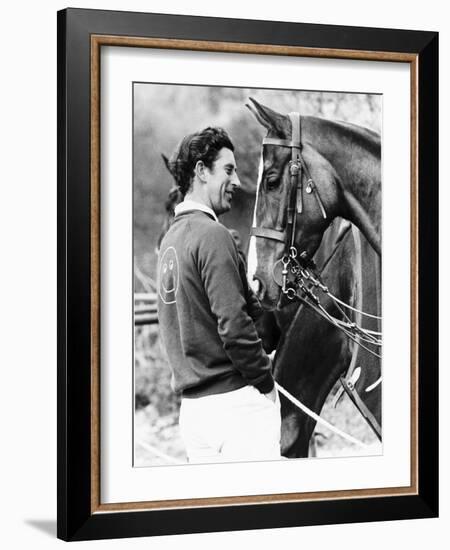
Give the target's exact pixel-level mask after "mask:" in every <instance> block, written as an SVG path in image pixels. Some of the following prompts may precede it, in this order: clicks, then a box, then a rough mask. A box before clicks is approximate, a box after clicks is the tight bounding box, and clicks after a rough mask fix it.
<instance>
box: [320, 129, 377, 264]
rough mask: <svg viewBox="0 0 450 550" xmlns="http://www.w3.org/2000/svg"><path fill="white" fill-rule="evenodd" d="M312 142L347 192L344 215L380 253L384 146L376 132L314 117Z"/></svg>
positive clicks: (344, 191) (344, 193)
mask: <svg viewBox="0 0 450 550" xmlns="http://www.w3.org/2000/svg"><path fill="white" fill-rule="evenodd" d="M313 125H314V126H315V127H312V128H311V137H310V139H311V143H312V144H313V146H314V147H315V148H316V149H317V150H318V151H319V153H320V154H322V155H323V156H324V157H325V158H326V159H327V160H328V161H329V162H330V163H331V165H332V166H333V167H334V169H335V171H336V173H337V174H338V176H339V179H340V181H341V185H342V191H343V195H344V204H343V205H342V212H341V213H340V214H341V215H342V216H343V217H346V218H348V219H349V220H350V221H351V222H353V223H354V224H355V225H356V226H358V227H359V229H360V230H361V231H362V233H363V234H364V235H365V237H366V238H367V240H368V241H369V242H370V244H371V246H372V247H373V248H374V250H375V251H376V252H377V254H379V255H381V233H380V224H381V158H380V157H381V154H380V153H381V149H380V143H379V139H378V138H377V137H376V134H374V133H371V132H369V131H366V130H364V129H363V128H358V127H354V126H352V125H346V124H341V123H335V122H331V121H326V120H322V119H313Z"/></svg>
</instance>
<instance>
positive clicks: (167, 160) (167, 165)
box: [161, 153, 172, 175]
mask: <svg viewBox="0 0 450 550" xmlns="http://www.w3.org/2000/svg"><path fill="white" fill-rule="evenodd" d="M161 156H162V159H163V161H164V165H165V167H166V168H167V170H168V171H169V173H170V175H172V172H171V170H170V168H169V159H168V158H167V157H166V155H165V154H164V153H161Z"/></svg>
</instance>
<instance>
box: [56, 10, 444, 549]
mask: <svg viewBox="0 0 450 550" xmlns="http://www.w3.org/2000/svg"><path fill="white" fill-rule="evenodd" d="M105 46H117V47H133V48H159V49H166V50H169V51H170V50H174V51H176V50H190V51H202V52H211V55H214V52H232V53H240V54H272V55H277V56H294V57H310V58H318V59H319V58H328V59H351V60H354V59H359V60H366V61H373V62H377V61H388V62H395V63H403V64H409V66H410V74H411V95H410V99H411V113H410V114H411V204H410V206H411V227H412V230H411V380H412V383H411V484H410V486H409V487H397V488H395V487H394V488H392V487H391V488H386V489H383V488H381V489H380V488H376V489H364V490H350V491H334V492H333V491H327V492H314V493H302V494H297V493H292V494H291V493H286V494H284V495H283V494H268V495H256V496H255V495H254V496H234V497H229V496H228V497H219V496H218V497H217V498H207V499H197V500H196V499H184V500H167V501H161V500H159V501H153V502H150V501H147V502H141V503H136V502H134V503H133V502H123V503H120V504H117V505H110V504H105V503H102V502H101V498H100V477H101V476H100V471H101V462H100V460H101V457H100V447H101V445H100V438H101V434H100V388H101V380H100V366H99V365H100V328H101V327H100V308H101V303H100V284H101V280H100V267H101V266H100V216H101V212H100V210H101V209H100V196H101V184H100V177H101V176H100V158H101V150H100V80H101V79H100V75H101V72H100V69H101V68H100V52H101V48H103V47H105ZM437 142H438V35H437V33H434V32H422V31H407V30H390V29H372V28H356V27H339V26H326V25H312V24H299V23H279V22H269V21H251V20H239V19H236V20H234V19H233V20H230V19H216V18H204V17H191V16H172V15H160V14H147V13H129V12H112V11H100V10H84V9H67V10H63V11H61V12H59V13H58V537H59V538H62V539H64V540H87V539H100V538H113V537H132V536H149V535H161V534H178V533H195V532H205V531H226V530H238V529H255V528H275V527H288V526H300V525H319V524H327V523H345V522H365V521H382V520H393V519H407V518H425V517H435V516H437V514H438V360H437V354H438V351H437V350H438V344H437V338H438V336H437V334H438V331H437V323H438V321H437V319H438V290H437V288H438V285H437V273H438V269H437V262H438V252H437V243H438V239H437V227H438V215H437V212H438V209H437V200H438V198H437V197H438V185H437V184H438V158H437V157H438V147H437Z"/></svg>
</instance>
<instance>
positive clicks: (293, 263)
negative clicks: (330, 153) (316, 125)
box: [250, 112, 327, 300]
mask: <svg viewBox="0 0 450 550" xmlns="http://www.w3.org/2000/svg"><path fill="white" fill-rule="evenodd" d="M288 116H289V119H290V121H291V125H292V138H291V139H290V140H289V139H278V138H268V137H266V138H264V140H263V146H264V145H277V146H279V147H288V148H290V149H291V160H290V161H289V176H290V181H289V190H288V206H287V212H286V228H285V230H284V231H281V230H278V229H273V228H271V227H252V229H251V233H250V235H252V236H253V237H260V238H264V239H272V240H274V241H278V242H281V243H284V254H283V257H282V258H281V259H280V260H278V261H277V262H276V263H275V265H274V267H273V277H274V280H275V282H276V283H277V284H278V285H279V286H280V287H281V291H282V293H283V294H284V295H285V296H287V297H288V298H289V299H290V300H292V299H293V298H294V297H295V296H296V290H295V288H294V286H292V284H291V283H292V280H293V279H295V276H296V275H297V274H298V272H299V270H300V269H302V268H305V267H308V266H309V267H312V266H313V265H314V264H313V262H312V260H311V259H310V258H309V254H308V252H307V251H306V250H303V251H301V252H300V254H299V253H298V250H297V247H296V245H295V234H296V222H297V213H298V214H302V213H303V174H305V177H306V189H305V191H306V193H308V194H311V193H313V195H314V196H315V198H316V201H317V204H318V206H319V209H320V211H321V213H322V216H323V218H324V219H327V213H326V211H325V207H324V205H323V202H322V199H321V198H320V194H319V191H318V189H317V186H316V185H315V183H314V181H313V179H312V177H311V174H310V172H309V169H308V166H307V165H306V162H305V160H304V158H303V155H302V149H303V146H302V127H301V116H300V113H297V112H293V113H289V115H288Z"/></svg>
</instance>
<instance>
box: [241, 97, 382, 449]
mask: <svg viewBox="0 0 450 550" xmlns="http://www.w3.org/2000/svg"><path fill="white" fill-rule="evenodd" d="M251 101H252V104H250V105H247V106H248V107H249V108H250V110H251V111H252V113H253V114H254V115H255V116H256V118H257V120H258V121H259V122H260V123H261V124H262V125H263V126H264V127H265V128H266V129H267V136H266V138H265V139H264V142H263V144H264V145H263V153H262V166H263V170H262V174H261V177H260V179H259V181H258V190H257V199H256V205H255V210H254V216H253V220H254V227H255V228H256V229H254V230H252V231H253V233H254V236H253V237H252V242H251V245H250V255H252V254H253V256H254V258H253V263H254V265H253V269H251V272H250V273H249V276H250V277H252V278H253V279H254V280H255V281H256V282H257V283H258V288H257V294H258V297H259V299H260V301H261V303H262V304H263V306H264V307H265V308H266V309H268V310H275V309H276V308H277V307H282V305H283V300H282V298H283V294H284V293H286V295H288V296H289V295H290V297H293V291H292V290H291V291H290V294H289V287H288V286H287V285H286V284H285V283H286V281H287V283H288V284H289V278H288V277H287V276H286V275H285V279H284V280H283V281H284V282H282V281H281V278H280V269H281V267H283V266H285V267H286V266H288V267H290V265H289V263H290V262H291V257H290V255H291V254H292V255H293V256H294V255H295V256H297V254H298V256H299V261H300V262H301V265H300V268H301V269H303V268H304V267H305V266H310V265H314V262H313V258H314V259H316V258H315V257H314V255H315V254H316V253H317V250H318V249H319V246H320V244H321V242H322V240H323V238H324V235H327V234H328V233H329V229H328V228H329V226H330V224H331V223H332V221H333V220H336V219H337V218H338V217H339V218H344V219H346V220H348V221H349V222H351V223H352V224H353V225H354V226H355V227H356V228H358V230H359V231H357V230H356V231H352V235H353V236H354V239H353V242H351V239H350V238H346V239H345V242H343V243H342V245H341V246H340V248H339V249H338V251H337V253H336V255H335V258H334V260H335V264H334V265H333V266H332V263H331V262H330V263H329V264H328V266H327V267H326V268H325V270H324V271H323V273H322V276H323V278H324V279H326V282H327V286H328V290H329V291H331V293H332V294H334V295H335V296H336V297H337V298H338V299H340V300H341V302H344V303H347V304H348V305H350V306H351V307H355V305H357V306H358V307H356V308H355V309H357V310H358V311H353V310H348V311H349V313H350V314H349V315H347V316H346V318H347V319H348V320H349V321H351V322H352V323H355V322H358V323H359V324H360V325H361V326H363V325H364V330H365V331H373V332H378V331H379V329H380V313H381V299H380V295H381V232H380V226H381V169H380V158H381V146H380V138H379V136H378V135H377V134H376V133H375V132H372V131H370V130H367V129H364V128H361V127H358V126H356V125H352V124H348V123H340V122H335V121H330V120H326V119H320V118H317V117H301V118H300V117H299V116H298V117H290V116H287V115H282V114H280V113H277V112H275V111H273V110H272V109H270V108H268V107H265V106H263V105H261V104H259V103H258V102H256V101H255V100H253V99H251ZM296 120H298V124H299V125H300V120H301V128H300V127H299V128H294V126H293V125H294V121H296ZM300 141H301V144H300V143H299V142H300ZM293 142H298V143H296V144H297V145H300V147H297V148H296V149H295V152H296V154H297V159H298V163H297V164H296V165H295V166H294V169H295V168H297V169H298V168H300V170H299V176H298V177H297V180H295V177H294V178H293V175H294V174H293V171H292V165H293V164H295V163H294V155H292V150H293V149H292V145H293ZM299 164H300V166H299ZM297 171H298V170H297ZM294 172H295V170H294ZM304 176H306V177H305V178H304ZM303 179H306V181H303ZM303 184H306V193H305V194H304V193H303ZM289 210H290V212H291V214H289ZM287 226H289V227H287ZM289 228H291V232H290V237H291V239H292V242H289V243H287V239H288V237H289V235H288V233H289ZM327 229H328V231H327ZM283 262H284V263H283ZM292 262H295V263H296V265H298V263H297V261H296V260H294V259H292ZM288 271H289V270H288V269H286V272H288ZM369 273H370V274H371V275H373V276H372V277H368V276H366V275H367V274H369ZM289 275H290V278H291V279H292V274H291V273H289ZM330 277H331V279H330ZM330 281H331V282H330ZM281 285H283V288H282V290H283V292H281V291H280V286H281ZM331 286H333V288H331ZM285 287H286V288H285ZM280 295H281V298H280ZM320 300H321V301H320V306H321V307H323V308H324V309H325V311H326V312H328V313H331V314H332V315H333V317H334V318H336V319H338V320H342V319H343V313H342V308H341V307H340V306H338V307H337V306H336V301H334V300H332V299H331V298H330V294H325V295H324V296H322V297H321V299H320ZM304 302H305V303H302V305H301V306H300V307H299V308H298V310H297V312H296V315H295V317H294V319H293V320H292V322H291V324H290V326H289V329H288V331H287V332H286V334H285V335H284V336H283V337H282V340H281V342H280V343H279V346H278V348H277V354H276V361H275V368H274V374H275V378H276V380H277V382H278V383H279V384H281V385H283V386H284V387H285V388H286V389H287V390H288V391H290V392H291V393H292V394H293V395H294V396H296V397H297V398H299V399H300V400H301V401H303V403H304V404H306V405H307V406H309V407H310V408H311V409H312V410H313V411H314V412H320V410H321V408H322V406H323V403H324V401H325V398H326V397H327V395H328V393H329V391H330V389H331V388H332V387H333V385H334V384H335V383H336V381H337V380H338V379H339V376H341V375H342V373H343V371H345V370H346V371H347V376H346V379H347V380H346V381H347V382H348V379H349V378H350V377H351V376H353V375H359V378H357V377H356V378H354V386H355V389H356V393H357V397H356V398H355V399H358V398H359V402H361V401H362V403H363V404H362V405H360V407H359V408H360V409H361V407H362V408H363V409H364V411H365V412H367V414H368V415H369V416H371V417H372V418H373V424H375V425H378V426H381V384H380V383H379V381H380V379H381V378H380V377H381V361H380V357H379V355H378V353H376V352H375V351H374V350H373V349H371V346H370V345H363V346H362V347H360V345H359V344H361V340H360V339H359V338H356V337H355V338H353V341H350V340H349V339H348V334H346V333H343V332H341V330H339V329H338V328H336V326H334V325H332V324H329V323H328V321H327V320H326V318H325V317H322V319H321V322H319V321H317V319H316V322H314V317H315V316H316V315H317V307H316V308H315V309H314V307H313V308H312V309H311V301H309V306H310V307H307V306H306V305H305V304H306V302H307V301H304ZM313 310H314V311H313ZM362 310H365V311H367V312H368V311H370V312H371V315H372V316H370V317H367V316H365V315H362V314H361V313H360V311H362ZM311 323H312V324H311ZM350 336H351V335H350ZM354 341H356V342H359V344H355V343H354ZM357 364H360V365H362V367H363V368H361V369H359V368H358V369H356V365H357ZM344 388H345V389H346V390H347V389H348V388H346V387H345V386H344ZM368 390H369V391H368ZM351 397H354V393H352V394H351ZM282 417H283V429H282V434H283V436H282V437H283V442H282V443H283V444H282V448H283V454H284V455H285V456H306V453H307V443H308V439H309V436H310V434H311V433H312V431H313V429H314V425H315V421H314V420H312V419H310V418H308V417H306V416H305V415H304V414H303V413H301V414H300V413H299V412H298V411H296V410H294V409H293V407H292V406H291V405H290V404H289V403H287V402H286V401H285V400H283V401H282ZM379 430H381V428H379ZM378 435H379V438H381V435H380V434H378Z"/></svg>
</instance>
